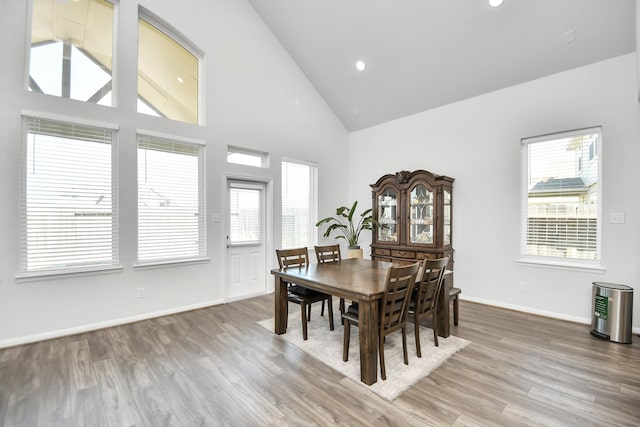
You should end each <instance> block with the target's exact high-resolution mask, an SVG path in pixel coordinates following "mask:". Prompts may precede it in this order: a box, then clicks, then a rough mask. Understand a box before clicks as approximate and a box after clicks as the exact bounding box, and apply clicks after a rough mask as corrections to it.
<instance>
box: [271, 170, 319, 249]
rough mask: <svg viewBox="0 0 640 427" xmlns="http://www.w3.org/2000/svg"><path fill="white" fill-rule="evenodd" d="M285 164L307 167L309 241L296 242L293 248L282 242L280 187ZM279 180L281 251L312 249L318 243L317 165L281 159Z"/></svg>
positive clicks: (282, 211)
mask: <svg viewBox="0 0 640 427" xmlns="http://www.w3.org/2000/svg"><path fill="white" fill-rule="evenodd" d="M285 163H291V164H295V165H303V166H307V167H309V226H308V230H307V233H308V236H309V239H308V241H307V243H303V242H301V241H298V242H297V243H296V244H295V245H293V246H287V245H285V241H284V231H285V230H284V223H283V213H284V208H283V207H282V206H283V203H282V201H283V197H284V192H283V191H282V187H283V186H284V184H285V181H284V177H283V171H284V164H285ZM280 180H281V186H280V190H281V194H280V207H281V213H280V244H281V247H282V249H290V248H296V247H302V246H306V247H313V246H314V245H316V244H317V242H318V233H317V228H316V226H315V224H316V222H317V221H318V164H317V163H315V162H310V161H305V160H297V159H292V158H282V161H281V162H280Z"/></svg>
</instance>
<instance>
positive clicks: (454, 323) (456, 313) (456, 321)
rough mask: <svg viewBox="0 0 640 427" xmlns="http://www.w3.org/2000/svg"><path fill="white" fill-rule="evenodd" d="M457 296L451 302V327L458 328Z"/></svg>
mask: <svg viewBox="0 0 640 427" xmlns="http://www.w3.org/2000/svg"><path fill="white" fill-rule="evenodd" d="M458 308H459V307H458V296H457V295H456V297H455V299H454V300H453V325H454V326H458Z"/></svg>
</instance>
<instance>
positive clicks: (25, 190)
mask: <svg viewBox="0 0 640 427" xmlns="http://www.w3.org/2000/svg"><path fill="white" fill-rule="evenodd" d="M24 120H25V125H26V143H25V145H24V157H23V158H24V168H23V175H22V176H23V181H22V194H21V212H22V213H21V257H20V258H21V271H22V272H23V273H29V272H39V271H49V270H58V271H59V270H63V271H66V270H84V269H93V268H99V267H104V266H113V265H115V264H117V262H118V238H117V235H118V233H117V230H118V220H117V212H118V209H117V201H116V197H115V195H116V194H117V193H116V191H114V189H115V188H116V178H115V174H114V173H113V171H114V170H116V168H115V164H114V163H115V160H114V157H113V155H112V153H113V143H114V138H115V131H114V130H113V129H103V128H100V127H92V126H85V125H79V124H73V123H66V122H59V121H53V120H48V119H42V118H36V117H25V119H24Z"/></svg>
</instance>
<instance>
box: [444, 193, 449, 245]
mask: <svg viewBox="0 0 640 427" xmlns="http://www.w3.org/2000/svg"><path fill="white" fill-rule="evenodd" d="M443 208H444V244H445V245H450V244H451V192H450V191H449V190H444V206H443Z"/></svg>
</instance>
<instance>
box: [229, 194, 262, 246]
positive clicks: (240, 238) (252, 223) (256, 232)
mask: <svg viewBox="0 0 640 427" xmlns="http://www.w3.org/2000/svg"><path fill="white" fill-rule="evenodd" d="M262 194H263V190H262V188H261V187H260V188H254V187H253V186H250V185H246V184H243V183H240V182H234V183H232V184H231V186H230V188H229V243H230V244H232V245H237V244H245V245H246V244H259V243H261V242H262V235H263V223H264V220H263V218H262V212H263V209H262V203H263V202H262Z"/></svg>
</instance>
